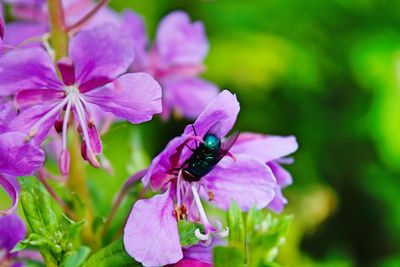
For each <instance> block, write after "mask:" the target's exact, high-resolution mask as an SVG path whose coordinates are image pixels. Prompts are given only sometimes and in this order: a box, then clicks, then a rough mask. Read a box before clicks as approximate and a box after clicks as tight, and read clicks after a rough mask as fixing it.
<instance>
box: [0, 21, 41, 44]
mask: <svg viewBox="0 0 400 267" xmlns="http://www.w3.org/2000/svg"><path fill="white" fill-rule="evenodd" d="M5 31H6V34H5V36H4V43H5V44H7V45H11V46H20V45H22V44H24V42H25V41H27V40H28V39H29V38H32V37H35V39H36V37H37V39H38V40H35V41H29V42H27V43H26V44H24V45H22V46H23V47H38V46H41V45H42V42H41V41H40V37H41V36H42V35H43V34H44V33H46V32H47V31H48V26H47V24H46V23H34V22H21V21H18V22H12V23H8V24H7V25H6V29H5ZM16 33H18V34H16Z"/></svg>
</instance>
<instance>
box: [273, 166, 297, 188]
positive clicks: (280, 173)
mask: <svg viewBox="0 0 400 267" xmlns="http://www.w3.org/2000/svg"><path fill="white" fill-rule="evenodd" d="M268 166H269V167H270V168H271V170H272V172H273V173H274V175H275V178H276V182H277V183H278V185H279V186H280V187H281V188H284V187H286V186H288V185H291V184H292V183H293V178H292V175H291V174H290V173H289V172H288V171H287V170H285V169H284V168H282V166H280V165H279V164H277V163H276V162H274V161H271V162H268Z"/></svg>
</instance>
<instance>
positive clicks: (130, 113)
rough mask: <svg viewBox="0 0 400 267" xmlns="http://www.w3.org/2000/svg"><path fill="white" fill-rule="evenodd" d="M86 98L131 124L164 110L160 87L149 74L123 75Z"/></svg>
mask: <svg viewBox="0 0 400 267" xmlns="http://www.w3.org/2000/svg"><path fill="white" fill-rule="evenodd" d="M85 99H86V100H87V101H88V102H90V103H93V104H96V105H98V106H99V107H100V108H102V110H104V111H108V112H112V113H113V114H115V115H116V116H118V117H120V118H124V119H127V120H129V121H130V122H131V123H141V122H144V121H148V120H150V119H151V118H152V116H153V115H154V114H156V113H160V112H161V87H160V85H159V84H158V83H157V82H156V81H155V80H154V79H153V78H152V77H151V76H150V75H148V74H146V73H129V74H125V75H122V76H121V77H120V78H118V79H117V80H115V81H114V82H112V83H109V84H108V85H106V86H104V87H102V88H98V89H96V90H92V91H90V92H87V93H86V94H85Z"/></svg>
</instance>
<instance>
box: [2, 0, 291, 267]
mask: <svg viewBox="0 0 400 267" xmlns="http://www.w3.org/2000/svg"><path fill="white" fill-rule="evenodd" d="M6 2H7V3H8V4H9V5H10V7H11V13H12V14H13V16H14V17H15V18H18V20H17V21H15V22H12V23H9V24H4V21H3V19H1V20H0V37H1V38H0V102H1V106H0V111H1V113H0V184H1V185H2V187H3V188H4V189H5V190H6V192H7V193H8V194H9V195H10V197H11V199H12V207H10V208H9V209H7V210H4V211H0V216H5V217H0V241H1V242H0V250H4V251H5V253H4V254H0V257H4V260H5V261H8V262H12V261H13V257H14V256H15V255H16V254H15V253H14V254H13V253H11V250H12V248H13V247H14V246H15V244H16V243H17V242H18V240H21V239H23V238H24V236H25V225H24V223H23V222H22V221H21V219H19V218H18V217H17V216H15V215H13V214H12V213H13V212H14V211H15V209H16V207H17V204H18V191H19V185H18V182H17V180H16V179H15V177H16V176H26V175H32V174H35V173H37V172H40V173H43V171H44V169H43V164H44V162H45V154H44V152H43V151H42V149H41V147H42V146H43V143H44V142H45V141H46V140H48V139H49V138H48V137H52V138H51V139H52V140H55V141H53V142H58V147H59V148H58V149H57V154H58V155H57V156H58V167H59V171H60V174H61V175H62V176H68V175H69V170H70V166H71V164H77V163H75V162H71V155H70V150H71V147H72V146H76V144H77V143H76V142H74V143H72V142H68V140H69V139H71V137H69V136H71V135H74V136H80V140H81V142H80V144H79V145H80V151H81V155H82V158H83V159H84V160H86V161H87V162H89V163H90V164H91V165H92V166H93V167H101V160H99V156H100V155H101V154H102V141H101V134H102V132H103V131H101V130H99V129H100V128H105V129H106V128H107V125H108V124H109V123H110V122H112V121H114V120H124V121H127V122H129V123H132V124H139V123H143V122H146V121H149V120H151V119H152V118H153V116H154V115H156V114H161V118H162V119H163V120H167V119H168V118H170V116H171V114H175V115H177V117H178V118H179V117H182V116H184V117H186V118H187V119H195V121H194V122H193V123H192V124H190V125H188V126H186V128H185V129H184V131H183V133H182V134H181V135H180V136H178V137H176V138H174V139H172V140H171V141H170V142H169V143H168V144H167V146H166V147H165V149H164V150H163V151H162V152H161V153H160V154H159V155H158V156H156V157H155V158H154V159H153V161H152V162H151V164H150V166H149V167H148V169H146V170H145V171H142V172H140V173H138V174H135V175H133V177H134V179H135V180H137V179H138V178H142V177H143V179H142V182H143V184H144V186H145V188H151V189H152V190H153V191H154V192H155V193H156V194H155V195H154V196H153V197H151V198H149V199H141V200H138V201H136V202H135V203H134V205H133V208H132V211H131V213H130V215H129V218H128V220H127V223H126V225H125V229H124V235H123V240H124V246H125V249H126V251H127V253H129V255H131V256H132V257H133V258H134V259H135V260H136V261H139V262H141V263H142V264H143V265H145V266H160V265H167V264H177V265H176V266H189V265H191V266H195V264H197V263H196V262H198V261H200V262H202V263H204V264H205V265H204V266H209V264H211V263H212V259H211V253H212V252H211V248H212V247H213V246H215V245H216V244H223V243H224V238H225V237H226V236H228V235H229V228H227V227H225V228H224V227H223V226H222V225H221V223H220V222H219V221H214V220H212V219H211V217H210V216H209V215H207V213H206V208H205V207H204V206H203V201H207V202H208V203H209V204H211V205H214V206H216V207H217V208H220V209H222V210H227V209H228V208H229V206H230V205H231V204H232V203H233V202H236V203H237V205H238V206H239V207H240V209H242V210H243V211H248V210H249V209H250V208H252V207H256V208H258V209H262V208H268V209H270V210H272V211H274V212H281V211H282V210H283V207H284V205H285V204H286V203H287V200H286V198H285V197H284V196H283V194H282V189H283V188H284V187H286V186H288V185H290V184H291V183H292V178H291V176H290V174H289V173H288V172H287V171H286V170H285V169H283V168H282V166H281V164H285V163H290V162H291V160H290V159H288V158H285V157H287V156H288V155H290V154H291V153H293V152H294V151H296V150H297V143H296V140H295V138H294V137H292V136H290V137H279V136H268V135H262V134H255V133H243V134H239V133H238V132H235V133H233V134H232V135H231V136H229V137H226V136H227V135H228V133H229V132H230V131H231V129H232V128H233V127H234V124H235V121H236V118H237V116H238V114H239V110H240V106H239V102H238V100H237V98H236V96H235V95H234V94H232V93H231V92H229V91H227V90H224V91H222V92H221V93H219V90H218V88H217V87H216V86H215V85H214V84H212V83H211V82H208V81H205V80H203V79H201V78H200V77H199V75H200V74H201V73H202V72H203V71H204V69H205V67H204V65H203V60H204V58H205V57H206V55H207V53H208V50H209V44H208V41H207V37H206V35H205V30H204V25H203V24H202V23H201V22H199V21H197V22H191V20H190V18H189V16H188V15H187V14H186V13H184V12H182V11H177V12H173V13H171V14H169V15H167V16H166V17H165V18H164V19H162V21H161V22H160V25H159V26H158V29H157V32H156V37H155V40H154V42H153V43H152V44H151V45H149V41H148V37H147V34H146V28H145V25H144V22H143V19H142V18H141V17H140V16H139V15H137V14H135V13H134V12H132V11H129V10H127V11H125V12H124V13H123V14H122V15H119V14H117V13H115V12H114V11H112V10H111V9H109V8H107V7H105V6H103V5H104V4H105V3H106V1H100V2H99V3H97V4H96V3H94V2H92V1H90V0H85V1H78V0H65V1H63V2H62V4H63V5H62V11H63V12H61V13H64V15H65V20H64V22H63V23H65V25H64V27H63V28H62V29H61V30H62V31H65V32H64V33H65V34H68V39H69V41H68V43H67V46H68V49H67V52H66V53H65V54H64V55H63V56H62V57H57V58H56V57H55V55H56V54H58V53H56V52H58V50H57V49H58V48H57V47H56V46H55V45H54V44H53V43H52V42H50V39H49V36H50V35H51V33H49V29H50V28H51V26H52V25H49V23H48V20H49V16H51V15H52V14H50V13H51V11H50V10H49V9H48V8H47V7H48V6H47V3H46V1H44V0H43V1H37V0H31V1H29V0H25V1H18V0H8V1H6ZM55 2H58V1H55ZM49 6H50V5H49ZM86 13H87V15H86V16H83V15H84V14H86ZM53 26H54V25H53ZM74 148H75V149H76V147H74ZM53 153H54V151H53ZM128 184H130V181H128ZM46 186H47V188H49V186H48V185H46ZM157 192H160V194H157ZM7 221H10V222H9V223H8V222H7ZM180 221H186V222H190V223H195V224H197V225H198V228H197V229H196V230H195V231H194V233H193V235H194V236H195V237H196V238H197V240H198V243H197V244H195V245H193V246H187V247H182V245H181V243H180V236H179V231H178V223H179V222H180ZM12 227H16V228H17V230H15V233H17V234H16V235H15V236H13V237H12V238H11V237H10V235H9V233H10V232H12V231H13V230H12ZM1 255H3V256H1ZM0 260H2V258H0Z"/></svg>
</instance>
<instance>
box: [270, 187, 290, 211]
mask: <svg viewBox="0 0 400 267" xmlns="http://www.w3.org/2000/svg"><path fill="white" fill-rule="evenodd" d="M287 203H288V201H287V199H286V198H285V197H284V196H283V194H282V191H281V188H279V187H277V188H275V197H274V199H273V200H272V201H271V203H269V204H268V206H267V207H268V209H270V210H272V211H274V212H276V213H281V212H282V211H283V209H284V207H285V205H286V204H287Z"/></svg>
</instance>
